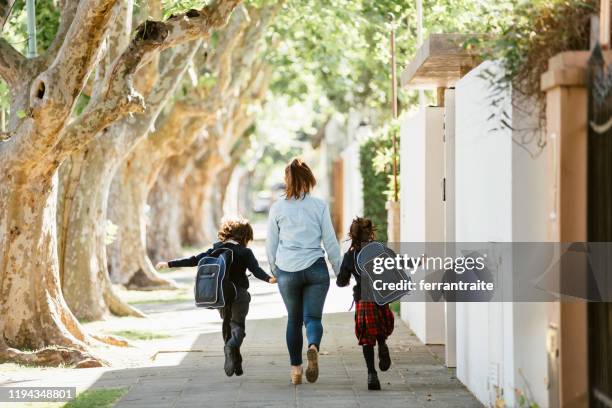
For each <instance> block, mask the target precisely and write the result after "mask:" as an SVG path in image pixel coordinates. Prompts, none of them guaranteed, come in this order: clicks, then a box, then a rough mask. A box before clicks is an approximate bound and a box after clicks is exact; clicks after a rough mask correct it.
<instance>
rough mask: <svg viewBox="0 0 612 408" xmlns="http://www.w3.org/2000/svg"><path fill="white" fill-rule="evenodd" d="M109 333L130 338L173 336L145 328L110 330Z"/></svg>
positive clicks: (146, 338)
mask: <svg viewBox="0 0 612 408" xmlns="http://www.w3.org/2000/svg"><path fill="white" fill-rule="evenodd" d="M109 334H112V335H115V336H120V337H123V338H125V339H128V340H155V339H167V338H170V337H172V336H170V335H168V334H165V333H154V332H150V331H145V330H118V331H114V332H110V333H109Z"/></svg>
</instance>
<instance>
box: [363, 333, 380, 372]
mask: <svg viewBox="0 0 612 408" xmlns="http://www.w3.org/2000/svg"><path fill="white" fill-rule="evenodd" d="M376 341H377V342H378V345H379V346H380V345H381V344H385V338H384V337H377V338H376ZM361 349H362V351H363V358H365V362H366V366H367V367H368V373H375V372H376V368H375V365H374V346H371V345H369V344H366V345H363V346H361Z"/></svg>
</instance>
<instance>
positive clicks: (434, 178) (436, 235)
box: [400, 107, 445, 344]
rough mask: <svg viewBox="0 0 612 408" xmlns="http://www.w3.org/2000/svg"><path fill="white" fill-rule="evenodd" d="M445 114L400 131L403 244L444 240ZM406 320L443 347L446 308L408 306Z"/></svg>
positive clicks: (409, 122) (426, 114) (425, 113)
mask: <svg viewBox="0 0 612 408" xmlns="http://www.w3.org/2000/svg"><path fill="white" fill-rule="evenodd" d="M443 125H444V109H443V108H438V107H424V108H422V109H420V110H419V111H417V112H415V113H414V114H413V115H410V116H406V118H405V119H404V121H403V122H402V126H401V129H400V158H401V163H400V184H401V197H400V220H401V226H400V237H401V241H402V242H418V243H427V242H442V241H443V240H444V207H443V202H442V184H441V183H442V178H443V175H444V150H443V148H444V145H443V134H444V126H443ZM401 317H402V319H404V320H405V321H406V322H407V323H408V325H409V326H410V328H411V329H412V331H413V332H414V333H415V334H416V336H417V337H418V338H419V339H420V340H421V341H422V342H424V343H427V344H443V343H444V337H445V336H444V303H442V302H438V303H432V302H429V303H424V302H416V301H406V302H402V304H401Z"/></svg>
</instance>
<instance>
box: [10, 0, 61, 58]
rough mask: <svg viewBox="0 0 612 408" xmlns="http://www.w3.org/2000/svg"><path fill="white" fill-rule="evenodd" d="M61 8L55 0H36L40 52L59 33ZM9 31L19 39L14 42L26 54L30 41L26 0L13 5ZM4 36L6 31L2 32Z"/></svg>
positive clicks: (19, 0) (37, 35) (20, 0)
mask: <svg viewBox="0 0 612 408" xmlns="http://www.w3.org/2000/svg"><path fill="white" fill-rule="evenodd" d="M59 20H60V10H59V7H58V6H57V3H56V2H55V1H53V0H37V1H36V40H37V45H38V47H37V48H38V52H39V53H40V52H42V51H44V50H46V49H47V48H48V47H49V45H50V44H51V42H52V41H53V39H54V38H55V34H56V33H57V28H58V26H59ZM7 26H8V27H7V31H9V32H11V31H12V33H13V36H14V37H15V38H16V40H17V41H18V42H17V44H14V45H15V46H16V48H17V49H18V50H19V51H21V52H22V53H23V54H26V52H27V48H28V43H27V38H28V28H27V19H26V13H25V1H24V0H17V1H16V2H15V6H14V7H13V13H12V18H11V20H10V21H9V24H7ZM2 35H3V37H4V36H5V33H4V32H3V33H2Z"/></svg>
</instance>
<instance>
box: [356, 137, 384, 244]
mask: <svg viewBox="0 0 612 408" xmlns="http://www.w3.org/2000/svg"><path fill="white" fill-rule="evenodd" d="M389 147H390V143H389V140H388V139H385V138H371V139H368V140H367V141H366V142H365V143H363V144H362V145H361V147H360V151H359V162H360V170H361V177H362V179H363V215H364V217H366V218H369V219H371V220H372V223H373V224H374V225H375V226H376V239H377V240H379V241H381V242H386V241H387V209H386V207H385V205H386V202H387V195H386V193H385V192H386V191H387V188H388V181H389V175H388V174H387V173H385V172H379V171H377V170H376V168H375V167H374V161H373V160H372V157H373V156H375V155H376V154H377V153H378V152H381V151H383V150H385V149H388V148H389Z"/></svg>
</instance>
